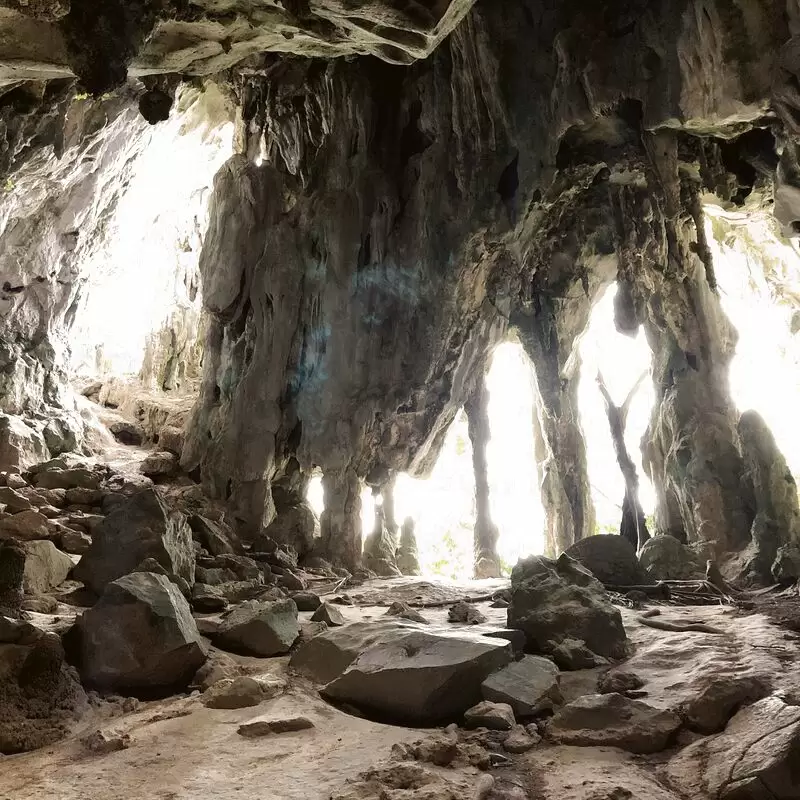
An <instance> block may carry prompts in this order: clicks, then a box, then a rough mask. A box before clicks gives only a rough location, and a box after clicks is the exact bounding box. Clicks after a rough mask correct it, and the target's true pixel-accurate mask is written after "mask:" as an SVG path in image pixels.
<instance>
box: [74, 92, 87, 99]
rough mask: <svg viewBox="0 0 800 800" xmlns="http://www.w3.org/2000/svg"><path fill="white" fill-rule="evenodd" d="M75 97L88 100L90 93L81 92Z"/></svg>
mask: <svg viewBox="0 0 800 800" xmlns="http://www.w3.org/2000/svg"><path fill="white" fill-rule="evenodd" d="M75 99H76V100H88V99H89V93H88V92H79V93H78V94H76V95H75Z"/></svg>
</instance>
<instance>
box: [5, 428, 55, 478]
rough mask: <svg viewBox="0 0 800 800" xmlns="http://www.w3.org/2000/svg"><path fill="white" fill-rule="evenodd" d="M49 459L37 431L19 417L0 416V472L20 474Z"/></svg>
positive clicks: (45, 447)
mask: <svg viewBox="0 0 800 800" xmlns="http://www.w3.org/2000/svg"><path fill="white" fill-rule="evenodd" d="M49 457H50V453H49V451H48V449H47V445H46V444H45V441H44V437H43V436H42V435H41V434H40V433H39V432H38V431H37V430H35V429H34V428H32V427H30V426H29V425H27V424H26V423H25V421H24V420H23V419H21V418H20V417H15V416H9V415H7V414H0V470H4V471H5V470H8V471H10V472H12V473H13V472H21V471H24V470H26V469H28V468H29V467H32V466H33V465H34V464H36V463H38V462H40V461H44V460H46V459H47V458H49ZM8 485H9V486H11V485H12V484H11V483H9V484H8ZM14 488H19V487H18V486H17V487H14Z"/></svg>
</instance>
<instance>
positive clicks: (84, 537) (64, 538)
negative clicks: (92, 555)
mask: <svg viewBox="0 0 800 800" xmlns="http://www.w3.org/2000/svg"><path fill="white" fill-rule="evenodd" d="M60 542H61V549H62V550H63V551H64V552H65V553H73V554H75V555H83V554H84V553H86V552H88V550H89V548H90V547H91V546H92V537H91V536H89V535H88V534H86V533H80V532H79V531H73V530H70V529H69V528H66V529H64V530H62V531H61V537H60Z"/></svg>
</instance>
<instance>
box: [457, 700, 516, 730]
mask: <svg viewBox="0 0 800 800" xmlns="http://www.w3.org/2000/svg"><path fill="white" fill-rule="evenodd" d="M464 722H465V723H466V724H467V726H468V727H470V728H489V730H492V731H510V730H511V729H512V728H513V727H514V724H515V722H516V720H515V719H514V710H513V709H512V708H511V706H510V705H508V703H492V702H489V701H488V700H484V701H483V702H481V703H478V704H477V705H474V706H472V708H469V709H467V710H466V711H465V712H464Z"/></svg>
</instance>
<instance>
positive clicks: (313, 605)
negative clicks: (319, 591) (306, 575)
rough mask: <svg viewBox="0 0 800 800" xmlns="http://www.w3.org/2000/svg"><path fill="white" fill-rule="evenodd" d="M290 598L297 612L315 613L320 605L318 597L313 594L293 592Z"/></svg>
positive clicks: (320, 601)
mask: <svg viewBox="0 0 800 800" xmlns="http://www.w3.org/2000/svg"><path fill="white" fill-rule="evenodd" d="M291 597H292V600H294V603H295V605H296V606H297V610H298V611H316V610H317V609H318V608H319V607H320V606H321V605H322V600H320V599H319V595H316V594H314V592H293V593H292V595H291Z"/></svg>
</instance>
